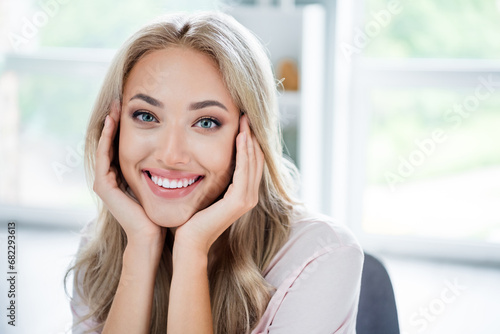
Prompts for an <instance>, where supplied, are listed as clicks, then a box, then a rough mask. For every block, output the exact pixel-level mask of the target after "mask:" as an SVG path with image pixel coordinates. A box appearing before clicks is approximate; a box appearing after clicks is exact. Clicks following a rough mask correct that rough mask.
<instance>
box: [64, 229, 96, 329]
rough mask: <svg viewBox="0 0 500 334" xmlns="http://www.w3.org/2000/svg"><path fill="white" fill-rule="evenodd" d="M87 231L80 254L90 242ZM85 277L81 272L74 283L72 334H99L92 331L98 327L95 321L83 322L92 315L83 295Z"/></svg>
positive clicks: (79, 248)
mask: <svg viewBox="0 0 500 334" xmlns="http://www.w3.org/2000/svg"><path fill="white" fill-rule="evenodd" d="M87 229H88V226H87V227H86V228H85V229H84V230H83V232H82V234H83V235H82V238H81V240H80V245H79V247H78V253H79V252H80V251H81V250H82V249H83V247H84V246H85V245H86V244H87V242H88V236H87V235H86V231H87ZM83 275H84V272H83V271H80V273H79V275H78V277H77V279H76V280H74V282H73V293H72V296H71V301H70V307H71V314H72V316H73V326H72V334H84V333H85V334H99V333H100V331H96V330H94V331H92V329H93V328H95V327H96V326H97V323H96V322H95V321H93V320H92V319H86V320H84V321H82V320H83V319H84V318H85V316H87V315H88V314H89V313H90V310H89V307H88V305H87V303H86V302H85V300H84V298H83V296H82V295H81V293H82V282H83Z"/></svg>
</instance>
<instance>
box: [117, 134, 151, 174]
mask: <svg viewBox="0 0 500 334" xmlns="http://www.w3.org/2000/svg"><path fill="white" fill-rule="evenodd" d="M145 147H148V146H147V145H145V143H144V138H141V136H138V135H136V134H135V133H134V132H133V131H130V129H129V128H127V127H126V126H123V127H121V128H120V137H119V145H118V160H119V163H120V168H121V170H122V172H123V175H124V176H125V178H126V177H127V176H128V174H129V173H130V172H131V171H132V170H133V168H134V166H135V165H136V164H137V162H138V161H140V159H141V157H143V156H144V154H145V150H144V148H145Z"/></svg>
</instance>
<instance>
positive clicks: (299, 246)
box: [252, 215, 364, 334]
mask: <svg viewBox="0 0 500 334" xmlns="http://www.w3.org/2000/svg"><path fill="white" fill-rule="evenodd" d="M363 259H364V255H363V251H362V249H361V247H360V246H359V243H358V242H357V240H356V238H355V237H354V235H353V234H352V233H351V232H350V231H349V229H348V228H347V227H346V226H345V225H342V224H339V223H337V222H335V221H334V220H332V219H330V218H328V217H325V216H321V215H307V216H306V217H302V218H300V219H297V220H295V221H294V222H293V225H292V231H291V234H290V237H289V239H288V241H287V242H286V243H285V244H284V245H283V247H282V248H281V249H280V251H279V252H278V253H277V254H276V256H275V257H274V258H273V260H272V261H271V264H270V265H269V267H268V268H267V270H266V271H265V272H264V277H265V279H266V281H267V282H268V283H269V284H270V285H272V286H273V287H274V288H275V290H274V293H273V295H272V297H271V300H270V301H269V304H268V306H267V308H266V311H265V313H264V315H263V316H262V318H261V319H260V321H259V323H258V325H257V326H256V327H255V329H254V331H253V332H252V333H253V334H255V333H259V334H260V333H273V334H282V333H286V334H295V333H307V332H309V333H311V332H314V333H353V332H354V331H355V329H354V328H355V322H356V313H357V304H358V298H359V291H360V281H361V271H362V266H363Z"/></svg>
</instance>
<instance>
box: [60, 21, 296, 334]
mask: <svg viewBox="0 0 500 334" xmlns="http://www.w3.org/2000/svg"><path fill="white" fill-rule="evenodd" d="M171 46H183V47H188V48H191V49H193V50H196V51H199V52H202V53H203V54H206V55H208V56H209V57H210V58H211V59H213V60H214V62H215V63H216V64H217V65H218V67H219V70H220V73H221V75H222V77H223V80H224V82H225V84H226V86H227V88H228V90H229V92H230V94H231V96H232V99H233V101H234V102H235V104H236V105H237V106H238V107H239V108H240V110H241V111H242V112H243V113H245V114H246V115H247V116H248V119H249V123H250V126H251V129H252V131H253V133H254V134H255V136H256V138H257V140H258V142H259V143H260V146H261V148H262V151H263V153H264V156H265V166H264V172H263V176H262V181H261V185H260V188H259V202H258V204H257V206H256V207H255V208H254V209H252V210H251V211H249V212H248V213H246V214H245V215H244V216H242V217H241V218H240V219H239V220H238V221H236V222H235V223H234V224H233V225H232V226H231V227H230V228H229V229H228V230H227V231H226V232H224V233H223V234H222V235H221V237H220V238H219V239H218V240H217V241H216V243H215V244H214V246H213V247H212V249H211V253H210V254H209V257H210V262H209V282H210V296H211V304H212V314H213V322H214V332H215V333H217V334H224V333H231V334H232V333H249V332H250V331H251V329H252V328H253V327H255V325H256V324H257V322H258V321H259V319H260V317H261V316H262V315H263V313H264V311H265V309H266V307H267V304H268V302H269V299H270V295H271V292H272V289H273V287H271V286H269V284H267V282H266V281H265V280H264V278H263V276H262V273H263V272H264V270H265V269H266V267H267V266H268V265H269V263H270V261H271V259H272V258H273V256H274V255H275V254H276V253H277V251H278V250H279V249H280V248H281V246H282V245H283V244H284V243H285V241H286V240H287V238H288V236H289V231H290V223H291V221H292V219H293V215H294V212H295V211H294V206H295V205H296V204H297V202H296V201H295V200H294V196H293V194H294V192H295V184H296V180H295V177H294V176H295V175H296V169H295V167H294V166H293V165H292V164H291V163H290V162H288V160H286V159H285V158H284V157H283V155H282V142H281V135H280V130H279V118H278V107H277V87H276V86H277V85H276V81H275V79H274V76H273V73H272V68H271V64H270V62H269V58H268V56H267V54H266V52H265V50H264V48H263V47H262V45H261V44H260V42H259V41H258V40H257V39H256V38H255V36H253V35H252V34H251V33H250V32H249V31H248V30H246V29H245V28H244V27H243V26H241V25H240V24H239V23H237V22H236V21H235V20H234V19H233V18H231V17H230V16H227V15H225V14H221V13H198V14H189V15H188V14H182V15H181V14H176V15H170V16H166V17H162V18H161V19H159V20H158V21H155V22H153V23H151V24H149V25H147V26H145V27H143V28H142V29H141V30H139V31H138V32H137V33H136V34H134V35H133V36H132V37H131V38H130V39H129V40H128V41H127V42H126V43H125V44H124V45H123V47H122V48H121V49H120V50H119V52H118V53H117V55H116V56H115V58H114V60H113V62H112V64H111V67H110V69H109V71H108V73H107V76H106V78H105V80H104V83H103V85H102V88H101V91H100V93H99V96H98V98H97V101H96V103H95V105H94V108H93V111H92V115H91V119H90V122H89V126H88V130H87V138H86V147H85V158H86V160H85V162H86V168H87V174H88V175H87V176H88V180H89V183H93V177H94V164H95V152H96V148H97V143H98V140H99V137H100V135H101V131H102V128H103V122H104V118H105V116H106V115H107V114H108V112H109V110H110V108H111V105H112V103H113V102H114V101H116V100H119V101H121V99H122V92H123V86H124V83H125V82H126V80H127V77H128V75H129V73H130V71H131V70H132V68H133V67H134V65H135V64H136V63H137V61H138V60H139V59H140V58H141V57H143V56H144V55H146V54H148V53H150V52H152V51H155V50H161V49H165V48H168V47H171ZM151 78H152V80H153V81H152V84H154V74H152V76H151ZM117 145H118V142H117V140H115V150H116V149H117ZM115 152H116V151H115ZM113 164H115V167H117V169H118V170H119V166H118V163H117V161H114V162H113ZM119 178H120V180H118V181H121V182H122V183H123V182H124V180H123V178H122V176H119ZM96 225H97V229H96V230H95V235H94V236H93V237H92V238H91V239H90V240H89V242H88V243H87V245H86V246H85V247H84V248H83V249H82V250H81V251H80V252H79V254H78V255H77V258H76V260H75V263H74V266H73V267H72V268H71V269H70V270H69V271H68V273H70V272H71V271H73V275H74V286H75V287H76V288H77V290H76V292H77V293H79V294H80V296H82V298H83V299H84V300H85V302H86V303H87V306H88V307H89V314H88V315H86V317H84V319H82V320H83V321H85V320H88V319H92V320H93V321H95V322H96V323H97V324H98V325H97V328H96V329H99V328H102V326H103V325H104V322H105V321H106V318H107V315H108V313H109V310H110V307H111V304H112V302H113V297H114V294H115V292H116V289H117V286H118V281H119V278H120V272H121V266H122V256H123V251H124V249H125V246H126V243H127V240H126V235H125V233H124V231H123V229H122V228H121V226H120V224H119V223H118V222H117V221H116V219H115V218H114V217H113V216H112V215H111V213H110V212H109V211H108V210H107V209H106V208H104V206H102V205H100V209H99V216H98V218H97V220H96ZM172 245H173V239H172V237H171V235H167V239H166V241H165V248H164V252H163V256H162V259H161V261H160V264H159V268H158V274H157V277H156V282H155V293H154V301H153V312H152V317H151V333H154V334H156V333H165V330H166V325H167V324H166V322H167V320H166V319H167V312H168V296H169V290H170V280H171V277H172V266H171V252H170V250H171V247H172Z"/></svg>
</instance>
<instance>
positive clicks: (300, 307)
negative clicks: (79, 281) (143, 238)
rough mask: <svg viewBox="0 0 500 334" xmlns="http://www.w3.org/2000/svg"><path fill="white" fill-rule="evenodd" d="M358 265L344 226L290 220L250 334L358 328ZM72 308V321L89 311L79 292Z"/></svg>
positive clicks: (357, 251) (351, 330) (358, 254)
mask: <svg viewBox="0 0 500 334" xmlns="http://www.w3.org/2000/svg"><path fill="white" fill-rule="evenodd" d="M362 266H363V252H362V250H361V248H360V246H359V244H358V243H357V241H356V239H355V238H354V236H353V235H352V234H351V233H350V232H349V230H347V228H346V227H344V226H343V225H339V224H337V223H335V222H333V221H331V220H330V219H328V218H326V217H323V216H316V217H314V218H307V219H302V220H299V221H297V222H294V223H293V225H292V231H291V235H290V238H289V240H288V241H287V242H286V243H285V245H284V246H283V247H282V248H281V250H280V251H279V252H278V253H277V254H276V256H275V257H274V258H273V260H272V261H271V263H270V265H269V267H268V268H267V269H266V271H265V272H264V273H263V275H264V278H265V279H266V281H267V282H269V283H270V284H271V285H272V286H274V287H275V288H276V291H275V293H274V294H273V296H272V298H271V300H270V302H269V304H268V306H267V309H266V311H265V313H264V315H263V317H262V318H261V320H260V322H259V323H258V325H257V326H256V327H255V329H254V330H253V331H252V333H251V334H263V333H266V334H267V333H269V334H304V333H314V334H323V333H324V334H331V333H339V334H340V333H356V314H357V310H358V300H359V291H360V282H361V270H362ZM71 307H72V312H73V319H74V323H76V322H77V321H78V320H79V319H80V316H82V315H84V314H85V313H86V312H87V310H88V309H87V307H86V306H85V305H83V304H82V303H81V299H80V298H78V296H77V294H74V299H73V300H72V302H71ZM93 325H94V324H93V323H92V322H90V323H81V324H79V325H77V326H76V327H74V329H73V333H75V334H76V333H78V334H79V333H83V332H84V331H85V330H88V329H90V328H92V326H93Z"/></svg>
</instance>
